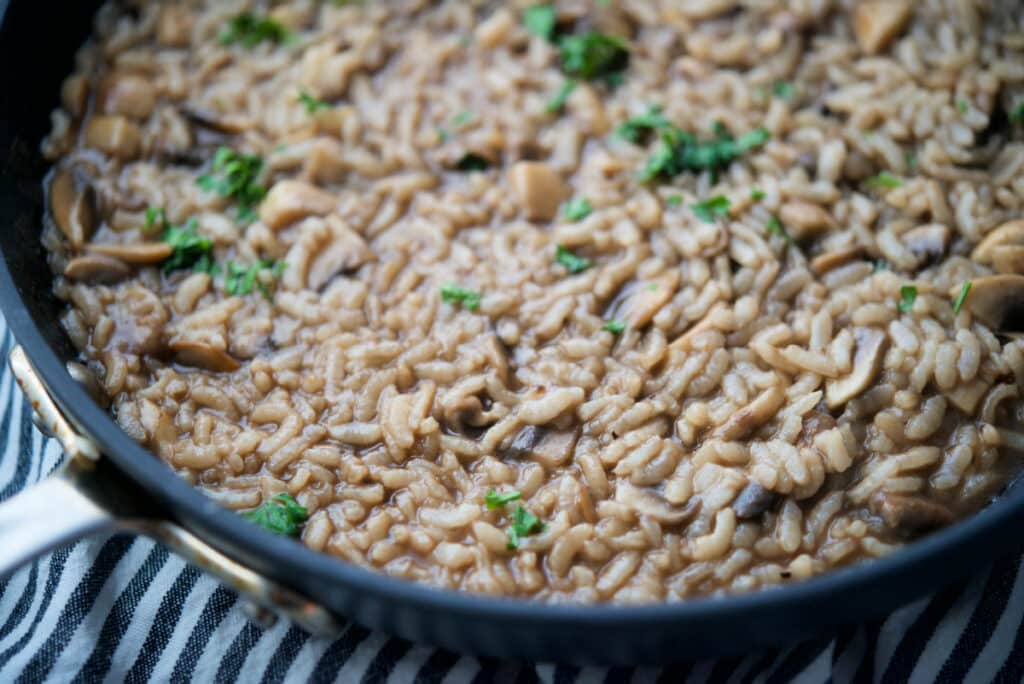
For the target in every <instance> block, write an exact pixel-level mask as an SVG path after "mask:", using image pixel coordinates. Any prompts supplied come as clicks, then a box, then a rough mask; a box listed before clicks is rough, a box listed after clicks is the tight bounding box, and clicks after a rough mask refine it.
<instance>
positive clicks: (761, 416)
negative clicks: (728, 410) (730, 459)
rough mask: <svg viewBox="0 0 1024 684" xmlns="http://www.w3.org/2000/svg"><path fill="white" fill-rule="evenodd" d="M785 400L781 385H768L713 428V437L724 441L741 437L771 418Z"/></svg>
mask: <svg viewBox="0 0 1024 684" xmlns="http://www.w3.org/2000/svg"><path fill="white" fill-rule="evenodd" d="M785 400H786V393H785V392H784V391H783V389H782V387H780V386H778V385H773V386H772V387H769V388H768V389H766V390H764V391H763V392H761V393H760V394H759V395H757V397H756V398H755V399H754V400H753V401H752V402H750V403H749V404H747V405H746V406H744V407H743V408H741V409H740V410H739V411H737V412H735V413H733V414H732V415H731V416H729V419H728V420H726V421H725V422H724V423H722V424H721V425H720V426H719V427H718V429H717V430H715V437H717V438H719V439H724V440H726V441H732V440H736V439H743V438H744V437H746V436H747V435H749V434H750V433H751V432H753V431H754V430H756V429H757V428H759V427H761V426H762V425H764V424H765V423H767V422H768V421H769V420H771V419H772V417H773V416H774V415H775V414H776V412H777V411H778V410H779V408H780V407H781V406H782V404H783V402H785Z"/></svg>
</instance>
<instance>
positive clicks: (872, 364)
mask: <svg viewBox="0 0 1024 684" xmlns="http://www.w3.org/2000/svg"><path fill="white" fill-rule="evenodd" d="M853 337H854V340H856V342H857V351H856V352H854V355H853V370H852V371H850V374H849V375H847V376H846V377H843V378H838V379H836V380H829V381H827V382H826V383H825V402H826V403H827V404H828V407H829V408H830V409H834V408H837V407H839V406H842V405H843V404H845V403H846V402H848V401H850V400H851V399H853V398H854V397H856V396H857V395H859V394H860V393H861V392H863V391H864V390H865V389H867V388H868V386H869V385H870V384H871V383H872V382H874V380H875V376H877V375H878V371H879V370H880V369H881V367H882V358H883V357H884V356H885V354H884V352H885V344H886V342H887V340H888V338H887V337H886V336H885V333H883V332H882V331H881V330H876V329H875V328H855V329H854V331H853Z"/></svg>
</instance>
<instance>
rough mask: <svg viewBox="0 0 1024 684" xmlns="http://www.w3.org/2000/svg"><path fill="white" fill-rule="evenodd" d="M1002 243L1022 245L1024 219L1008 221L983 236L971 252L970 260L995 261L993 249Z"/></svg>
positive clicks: (980, 262) (985, 262) (980, 261)
mask: <svg viewBox="0 0 1024 684" xmlns="http://www.w3.org/2000/svg"><path fill="white" fill-rule="evenodd" d="M1003 245H1024V220H1018V221H1009V222H1008V223H1004V224H1003V225H1001V226H999V227H998V228H996V229H995V230H993V231H992V232H990V233H989V234H988V235H986V236H985V239H983V240H982V241H981V242H979V243H978V246H977V247H975V248H974V251H973V252H971V260H972V261H977V262H978V263H979V264H991V263H994V261H995V250H996V248H997V247H1000V246H1003Z"/></svg>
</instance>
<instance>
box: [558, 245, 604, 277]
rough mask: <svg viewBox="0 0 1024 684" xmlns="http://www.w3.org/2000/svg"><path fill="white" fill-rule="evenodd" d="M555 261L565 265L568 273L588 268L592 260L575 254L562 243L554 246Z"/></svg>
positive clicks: (580, 271) (591, 264) (579, 271)
mask: <svg viewBox="0 0 1024 684" xmlns="http://www.w3.org/2000/svg"><path fill="white" fill-rule="evenodd" d="M555 263H557V264H561V265H562V266H565V268H566V270H568V271H569V273H573V274H575V273H583V271H586V270H587V269H588V268H590V267H591V266H593V265H594V264H593V262H592V261H590V259H585V258H583V257H581V256H577V255H576V254H574V253H573V252H572V250H570V249H568V248H567V247H565V246H563V245H558V246H557V247H556V248H555Z"/></svg>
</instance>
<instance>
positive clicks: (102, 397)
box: [65, 361, 110, 409]
mask: <svg viewBox="0 0 1024 684" xmlns="http://www.w3.org/2000/svg"><path fill="white" fill-rule="evenodd" d="M65 368H67V370H68V375H70V376H71V379H72V380H74V381H75V382H77V383H78V384H79V385H81V386H82V387H84V388H85V391H86V392H88V393H89V396H90V397H92V398H93V399H94V400H95V401H96V403H97V404H99V405H100V407H101V408H104V409H105V408H107V407H108V406H110V397H109V396H107V393H106V392H104V391H103V385H102V384H101V383H100V380H99V378H97V377H96V374H95V373H93V372H92V370H90V368H89V367H88V366H86V365H85V364H82V363H78V362H77V361H68V362H67V364H66V365H65Z"/></svg>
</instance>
